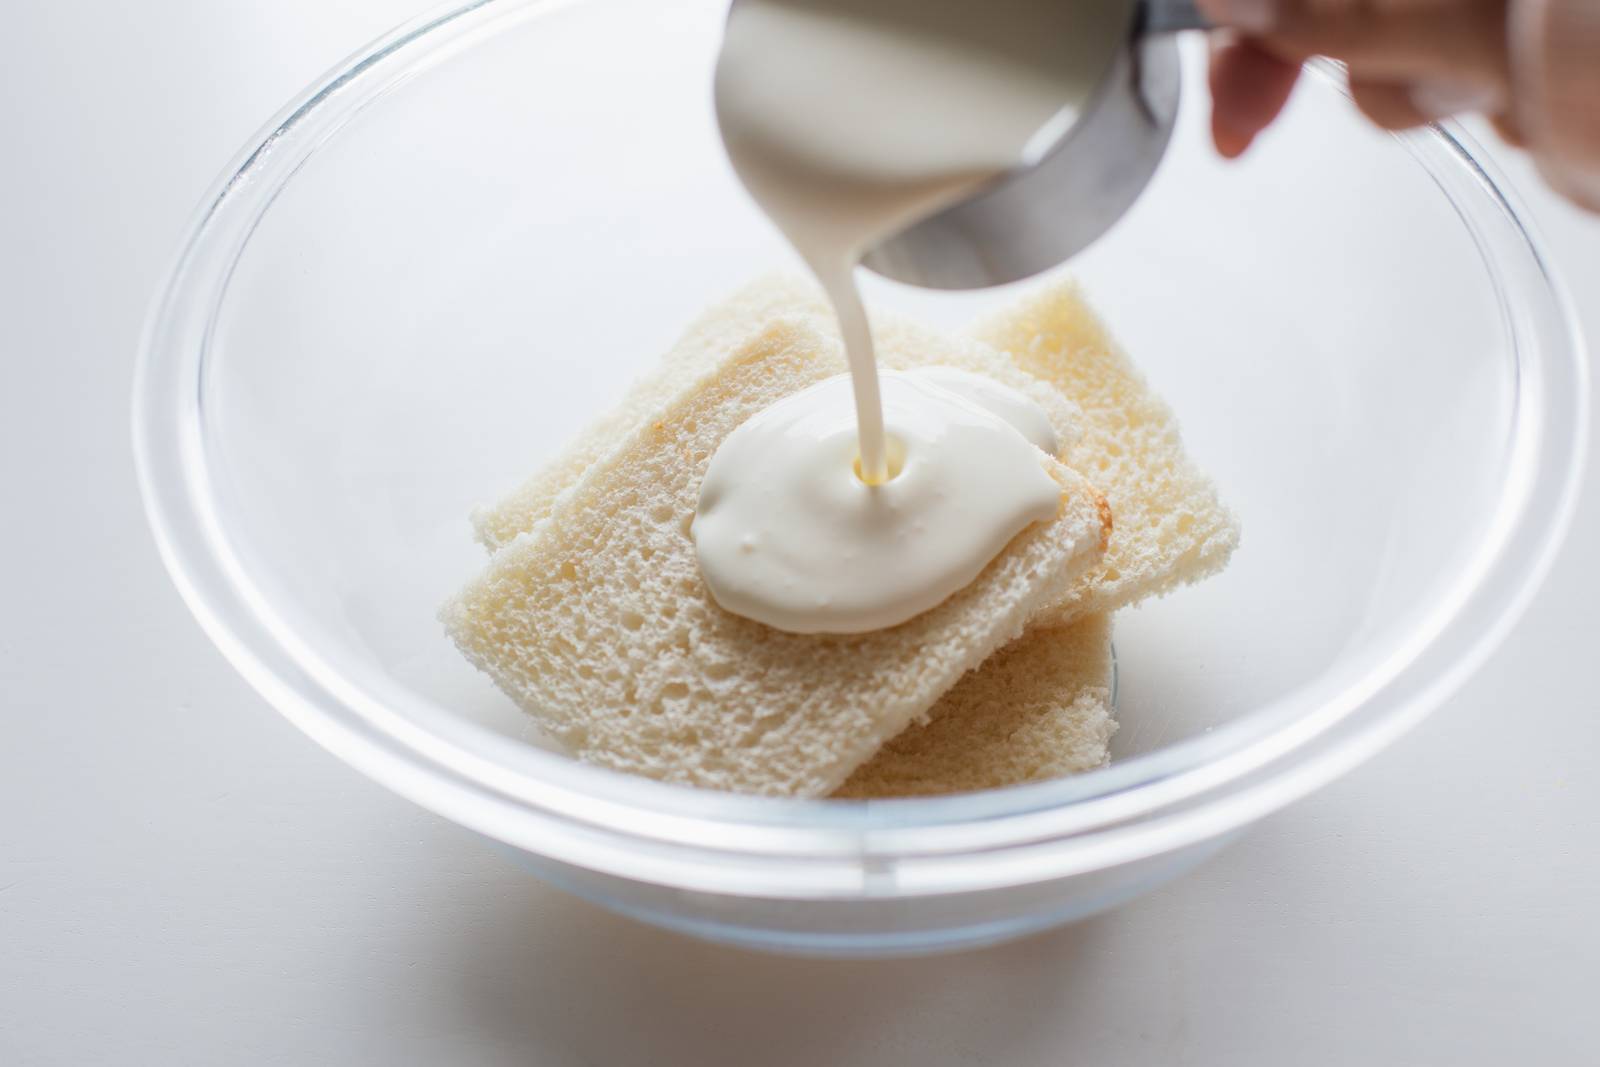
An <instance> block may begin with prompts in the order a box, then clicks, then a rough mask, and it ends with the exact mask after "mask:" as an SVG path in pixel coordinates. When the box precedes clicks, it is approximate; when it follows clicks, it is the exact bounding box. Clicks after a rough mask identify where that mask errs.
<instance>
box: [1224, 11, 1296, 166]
mask: <svg viewBox="0 0 1600 1067" xmlns="http://www.w3.org/2000/svg"><path fill="white" fill-rule="evenodd" d="M1299 76H1300V64H1299V63H1290V62H1286V61H1284V60H1282V59H1280V58H1278V57H1277V56H1274V55H1272V54H1271V53H1270V52H1266V51H1264V50H1262V49H1261V48H1260V47H1259V46H1257V45H1256V44H1254V43H1253V42H1251V41H1248V40H1242V41H1227V42H1222V43H1220V44H1218V45H1216V46H1214V48H1213V50H1212V55H1211V78H1210V80H1211V138H1212V140H1213V141H1215V142H1216V145H1217V151H1218V152H1219V153H1221V154H1222V155H1223V156H1224V157H1225V158H1228V159H1233V158H1235V157H1237V156H1239V155H1242V154H1243V153H1244V151H1245V149H1247V148H1249V147H1250V142H1251V141H1253V140H1255V137H1256V134H1258V133H1260V132H1261V131H1262V130H1264V129H1265V128H1266V127H1267V126H1268V125H1270V124H1271V123H1272V120H1273V119H1275V118H1277V117H1278V114H1279V112H1281V111H1282V110H1283V105H1284V104H1285V103H1287V102H1288V99H1289V93H1290V91H1291V90H1293V89H1294V83H1295V79H1297V78H1298V77H1299Z"/></svg>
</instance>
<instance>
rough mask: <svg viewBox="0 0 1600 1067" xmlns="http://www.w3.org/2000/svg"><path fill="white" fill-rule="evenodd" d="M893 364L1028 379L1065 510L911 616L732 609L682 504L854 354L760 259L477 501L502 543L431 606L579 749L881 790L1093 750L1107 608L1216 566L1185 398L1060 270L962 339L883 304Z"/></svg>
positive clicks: (668, 776)
mask: <svg viewBox="0 0 1600 1067" xmlns="http://www.w3.org/2000/svg"><path fill="white" fill-rule="evenodd" d="M872 320H873V333H874V338H875V341H876V345H877V355H878V361H879V366H881V367H884V368H889V369H908V368H911V367H916V366H932V365H944V366H954V367H959V368H962V369H964V370H969V371H975V372H978V373H981V374H986V375H988V376H990V377H992V378H994V379H996V380H997V381H1000V382H1003V383H1005V384H1008V385H1011V386H1013V387H1014V388H1017V389H1019V390H1022V391H1024V392H1026V393H1027V394H1028V395H1029V396H1031V397H1032V398H1033V399H1034V400H1035V401H1036V402H1038V403H1039V404H1040V406H1041V407H1042V408H1043V409H1044V410H1045V412H1046V413H1047V414H1048V415H1049V416H1050V418H1051V421H1052V422H1053V423H1054V424H1055V427H1056V431H1057V435H1058V438H1059V440H1060V441H1061V442H1062V448H1061V452H1060V454H1059V455H1057V456H1055V457H1044V456H1043V454H1042V453H1041V463H1043V464H1044V465H1045V467H1046V470H1047V471H1049V472H1050V473H1051V475H1052V476H1053V477H1054V478H1055V479H1056V481H1057V482H1058V484H1059V485H1060V486H1061V499H1062V502H1061V507H1060V509H1059V510H1058V513H1057V515H1056V517H1055V519H1053V520H1052V521H1050V522H1047V523H1036V524H1034V525H1033V526H1031V527H1029V528H1028V529H1026V530H1024V531H1023V532H1022V533H1020V534H1018V535H1017V536H1016V538H1014V539H1013V540H1012V542H1011V543H1010V544H1009V545H1008V546H1007V547H1006V548H1005V550H1004V551H1002V552H1001V554H1000V555H999V556H998V557H996V558H995V560H994V561H992V562H991V563H990V564H989V566H988V567H987V568H986V569H985V570H984V571H983V573H982V574H980V575H979V577H978V578H977V579H976V580H974V581H973V582H972V583H971V584H970V585H968V586H967V587H966V588H965V589H962V590H961V591H959V592H958V593H956V594H955V595H953V596H951V597H950V598H949V599H947V600H946V601H945V602H944V603H942V604H940V605H939V606H937V607H935V608H933V609H932V610H930V611H927V612H924V613H923V614H922V615H919V616H917V617H916V618H914V619H911V620H910V621H908V622H905V623H902V624H900V625H899V626H895V627H891V628H889V629H886V630H881V631H877V632H874V633H866V634H854V635H803V634H790V633H784V632H781V631H778V630H774V629H771V628H769V627H767V626H764V625H762V624H760V623H757V622H753V621H751V620H748V619H744V618H741V617H739V616H736V615H733V614H731V613H729V612H727V611H724V610H723V609H722V608H720V607H719V606H718V605H717V604H716V603H715V601H714V600H713V599H712V597H711V595H710V593H709V592H708V591H707V589H706V587H705V583H704V582H703V581H702V580H701V577H700V573H699V567H698V563H697V560H696V556H695V550H694V544H693V541H692V538H691V535H690V526H691V523H692V521H693V518H694V514H695V507H696V503H697V500H698V495H699V489H700V481H701V478H702V477H703V476H704V473H705V469H706V465H707V463H708V462H709V460H710V458H711V455H712V453H713V452H715V451H716V449H717V446H718V445H719V444H720V443H721V441H722V439H723V438H724V437H726V436H727V434H728V433H730V432H731V431H732V430H733V429H734V428H735V427H737V426H739V425H740V424H741V423H742V422H744V421H745V420H746V419H748V418H749V417H750V416H752V415H754V414H755V413H756V412H758V411H760V410H761V409H763V408H765V407H767V406H768V405H770V404H772V403H773V402H775V401H777V400H779V399H781V398H782V397H784V396H787V395H789V394H791V393H794V392H797V391H799V390H801V389H803V388H806V387H807V386H809V385H812V384H814V383H815V382H817V381H820V380H822V379H823V378H828V377H832V376H833V375H836V374H840V373H843V372H844V369H845V365H844V356H843V352H842V349H841V346H840V342H839V339H838V335H837V332H836V329H835V327H834V321H833V316H832V313H831V311H830V310H829V308H828V306H827V304H826V303H825V301H824V300H823V299H822V297H821V295H820V294H819V293H818V291H817V290H816V289H814V288H813V287H812V286H811V285H810V284H809V283H807V282H804V281H802V280H799V279H796V278H788V277H777V278H768V279H763V280H761V281H758V282H756V283H754V284H752V285H750V286H748V287H747V288H745V289H744V290H742V291H740V292H739V293H737V294H735V295H734V296H733V297H731V298H729V299H728V300H726V301H724V302H723V303H722V304H720V305H717V306H716V307H714V308H712V309H711V310H709V311H707V312H706V313H705V314H703V315H702V316H701V317H700V318H699V319H698V320H697V321H696V322H695V323H694V324H693V325H692V326H691V327H690V328H689V330H688V331H687V333H685V335H684V336H683V337H682V338H681V339H680V340H679V342H678V343H677V344H676V345H675V346H674V347H673V349H672V350H671V351H670V352H669V353H668V354H667V356H666V357H665V358H664V359H663V360H662V361H661V363H660V364H659V365H658V366H657V367H656V368H655V369H654V370H653V371H652V372H651V373H650V374H648V375H647V376H645V377H644V378H642V379H640V380H639V381H637V382H635V383H634V384H633V386H632V387H631V389H630V390H629V391H628V393H627V394H626V396H625V397H624V398H623V399H622V401H621V402H620V404H619V405H618V406H617V407H616V408H615V409H613V410H612V411H610V412H609V413H607V414H606V415H604V416H603V417H602V418H601V419H599V420H598V421H597V422H595V423H594V424H593V425H592V426H591V427H590V428H589V430H587V431H586V432H585V433H584V434H583V435H581V436H580V437H579V438H577V439H576V440H574V441H573V442H571V443H570V444H569V445H568V447H567V449H566V451H565V452H563V453H562V454H561V455H560V456H558V457H557V458H556V459H555V460H554V461H553V462H551V463H549V464H548V465H547V466H546V467H544V468H543V469H542V470H540V471H539V472H538V473H536V474H535V475H534V476H533V477H532V478H531V479H530V480H529V481H528V482H527V483H525V484H524V485H523V486H522V487H521V488H519V489H517V490H516V491H514V492H512V493H511V494H510V495H509V496H508V497H506V498H505V499H504V500H502V501H501V502H500V503H498V504H496V505H494V506H492V507H487V508H483V509H480V510H479V511H478V512H477V513H475V514H474V516H473V522H474V526H475V527H476V530H477V534H478V537H479V540H481V541H482V542H483V544H484V546H485V547H486V548H488V549H489V551H490V553H491V556H490V559H489V562H488V564H487V566H486V568H485V569H484V571H483V572H482V573H481V574H480V575H479V576H478V577H476V578H475V579H474V580H473V581H471V582H470V583H469V584H468V586H467V588H466V589H465V590H463V591H462V592H461V593H460V594H459V595H458V596H457V597H455V598H454V599H452V600H451V601H450V602H449V603H447V604H446V605H445V606H444V608H443V610H442V612H441V618H442V620H443V622H444V624H445V628H446V630H447V632H448V633H449V634H450V636H451V638H452V639H453V640H454V641H455V643H456V645H457V646H458V647H459V648H460V649H461V651H462V652H463V653H464V654H465V655H466V657H467V658H468V659H469V660H470V661H471V662H472V663H474V664H475V665H476V666H477V667H479V668H480V669H482V670H483V671H485V672H486V673H488V675H489V676H490V677H491V678H492V679H493V680H494V681H495V683H496V684H497V685H498V686H499V687H500V688H501V689H502V690H503V691H504V692H505V693H506V694H507V695H509V696H510V697H511V698H512V699H513V700H514V701H516V703H517V704H518V705H519V706H521V707H522V708H523V709H524V710H525V711H526V712H528V713H529V714H530V715H532V716H533V717H534V719H535V720H536V721H537V723H538V724H539V726H540V727H542V729H543V730H544V731H545V732H546V733H547V734H549V735H550V736H552V737H553V738H555V739H556V740H558V741H559V742H560V743H561V744H563V745H564V746H565V747H566V748H567V749H568V750H569V751H570V752H571V754H572V755H574V756H575V757H577V758H579V759H581V760H584V761H586V762H589V763H593V764H596V765H599V766H602V767H607V768H611V769H613V770H617V771H622V772H627V773H633V774H640V775H645V776H648V777H650V778H655V779H659V780H662V781H668V782H676V783H681V784H686V785H692V786H699V787H703V788H709V789H723V790H731V791H735V792H742V793H758V794H768V795H778V796H799V797H823V796H835V797H849V798H874V797H892V796H915V795H929V794H939V793H951V792H962V791H967V790H977V789H988V788H996V787H1001V786H1006V785H1014V784H1019V783H1023V782H1029V781H1037V780H1041V779H1046V778H1052V777H1057V776H1060V775H1065V774H1071V773H1075V772H1079V771H1083V770H1089V769H1092V768H1095V767H1099V766H1102V765H1103V764H1104V763H1105V762H1106V761H1107V759H1108V752H1109V748H1108V745H1109V742H1110V738H1111V735H1112V733H1113V731H1114V730H1115V729H1116V723H1115V720H1114V718H1113V715H1112V708H1111V704H1110V697H1111V693H1110V688H1111V672H1112V660H1111V613H1112V612H1113V611H1115V610H1116V609H1118V608H1121V607H1124V606H1127V605H1130V604H1133V603H1136V602H1138V601H1140V600H1143V599H1145V598H1147V597H1152V596H1158V595H1160V594H1163V593H1166V592H1168V591H1170V590H1171V589H1173V588H1175V587H1177V586H1179V585H1182V584H1185V583H1187V582H1192V581H1195V580H1197V579H1199V578H1202V577H1205V576H1207V575H1209V574H1212V573H1215V572H1216V571H1218V570H1220V569H1221V568H1222V567H1223V565H1224V564H1225V563H1226V562H1227V560H1228V558H1229V556H1230V555H1231V553H1232V552H1233V549H1234V546H1235V545H1236V544H1237V542H1238V526H1237V523H1236V522H1235V520H1234V518H1233V516H1232V514H1231V513H1230V512H1229V511H1228V510H1227V509H1226V508H1225V507H1224V506H1223V505H1222V504H1221V503H1220V502H1219V500H1218V497H1217V493H1216V490H1215V487H1214V486H1213V485H1212V483H1211V481H1210V480H1209V479H1208V478H1207V477H1206V476H1205V475H1204V474H1203V473H1202V472H1201V471H1200V470H1199V469H1198V468H1197V467H1196V466H1195V465H1194V463H1193V462H1192V461H1191V460H1190V459H1189V458H1188V456H1187V455H1186V454H1185V452H1184V449H1183V445H1182V441H1181V438H1180V436H1179V432H1178V427H1177V424H1176V422H1175V421H1174V418H1173V415H1172V412H1171V411H1170V410H1169V409H1168V408H1167V406H1166V405H1165V404H1164V403H1163V402H1162V401H1161V400H1160V399H1159V398H1157V397H1156V396H1155V395H1153V394H1152V392H1151V391H1150V389H1149V387H1148V386H1147V384H1146V383H1145V380H1144V378H1143V376H1142V375H1141V374H1140V373H1139V372H1138V371H1137V370H1136V369H1135V368H1134V367H1133V365H1132V364H1131V363H1130V362H1129V361H1128V359H1127V357H1126V356H1125V355H1124V354H1123V353H1122V352H1121V351H1120V349H1118V347H1117V346H1116V344H1115V343H1114V342H1113V341H1112V340H1111V338H1110V337H1109V336H1108V335H1107V333H1106V331H1105V329H1104V328H1103V327H1102V325H1101V324H1100V322H1099V321H1098V320H1097V319H1096V317H1095V316H1094V314H1093V313H1092V312H1091V311H1090V310H1089V308H1088V307H1087V306H1086V305H1085V303H1084V301H1083V299H1082V297H1081V295H1080V293H1079V291H1078V289H1077V287H1076V286H1075V285H1073V284H1072V283H1070V282H1058V283H1055V284H1052V285H1049V286H1047V287H1046V288H1044V289H1042V290H1040V291H1038V292H1036V293H1034V294H1033V295H1031V296H1028V297H1025V298H1024V299H1022V300H1021V301H1020V302H1019V303H1017V304H1016V305H1014V306H1012V307H1010V308H1008V309H1006V310H1005V311H1003V312H1001V313H1000V314H998V315H996V316H994V317H992V318H990V319H988V320H986V321H983V322H980V323H979V324H978V325H977V326H976V327H974V328H973V329H972V330H971V331H969V332H968V334H967V335H966V336H960V337H952V336H948V335H945V334H941V333H939V332H937V331H933V330H930V329H927V328H925V327H922V326H920V325H918V324H917V323H914V322H911V321H908V320H906V319H903V318H900V317H897V316H894V315H890V314H884V313H877V312H874V313H873V316H872Z"/></svg>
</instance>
